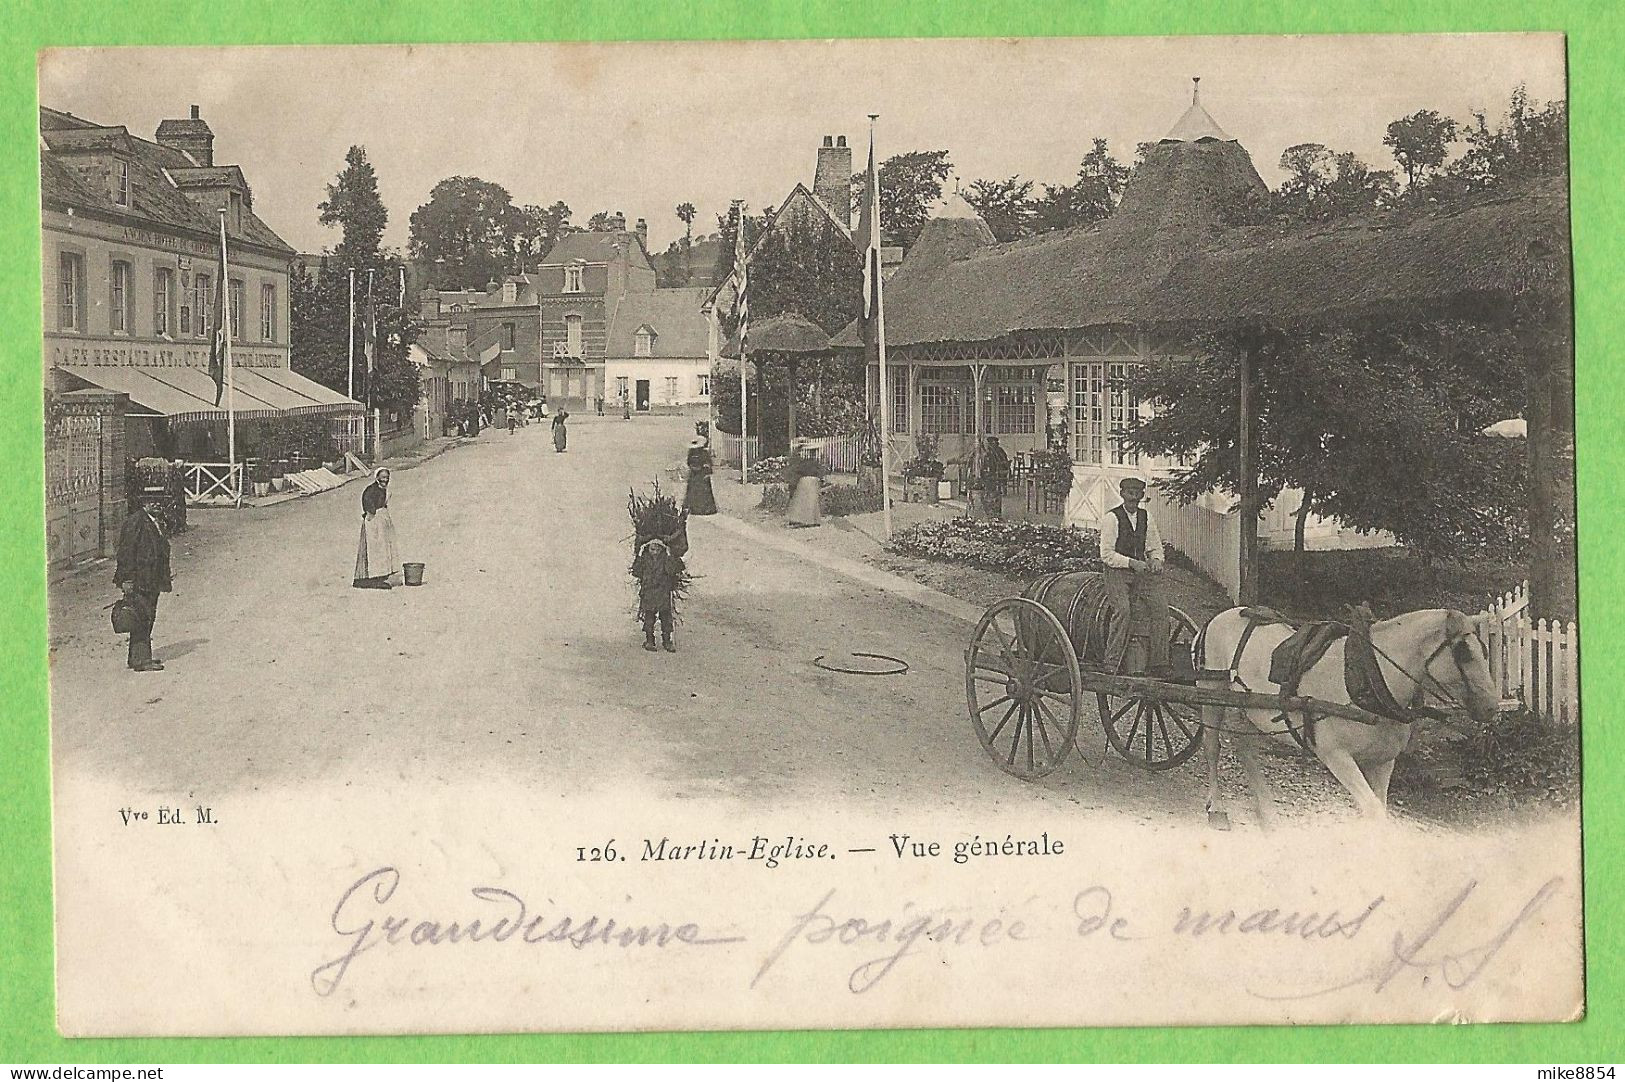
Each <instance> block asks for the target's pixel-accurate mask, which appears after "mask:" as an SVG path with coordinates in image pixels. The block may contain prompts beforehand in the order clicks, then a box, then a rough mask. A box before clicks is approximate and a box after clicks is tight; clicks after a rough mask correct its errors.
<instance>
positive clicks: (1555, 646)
mask: <svg viewBox="0 0 1625 1082" xmlns="http://www.w3.org/2000/svg"><path fill="white" fill-rule="evenodd" d="M1473 620H1474V623H1475V624H1476V625H1477V627H1478V630H1479V635H1480V636H1481V637H1482V638H1483V640H1484V649H1485V653H1487V654H1488V655H1489V662H1490V676H1491V678H1492V679H1494V681H1495V686H1496V687H1497V688H1498V689H1499V690H1500V692H1501V696H1502V698H1513V697H1515V698H1517V699H1518V700H1519V701H1520V702H1522V703H1523V704H1524V706H1526V707H1528V708H1529V711H1530V713H1532V714H1534V715H1535V716H1537V717H1540V718H1543V719H1545V720H1546V721H1552V722H1566V723H1568V724H1570V725H1572V724H1574V723H1575V722H1577V721H1579V719H1580V668H1579V652H1580V634H1579V628H1578V627H1576V626H1575V625H1574V623H1573V622H1565V621H1559V620H1551V621H1547V620H1536V621H1533V622H1531V621H1530V619H1529V585H1528V583H1524V584H1523V585H1521V586H1519V587H1517V588H1516V589H1515V590H1513V591H1512V592H1511V593H1508V594H1502V595H1501V596H1500V597H1498V598H1496V599H1495V600H1494V601H1493V602H1492V603H1491V604H1490V607H1489V608H1488V609H1485V610H1484V611H1483V612H1481V613H1479V614H1478V615H1477V616H1475V617H1474V618H1473Z"/></svg>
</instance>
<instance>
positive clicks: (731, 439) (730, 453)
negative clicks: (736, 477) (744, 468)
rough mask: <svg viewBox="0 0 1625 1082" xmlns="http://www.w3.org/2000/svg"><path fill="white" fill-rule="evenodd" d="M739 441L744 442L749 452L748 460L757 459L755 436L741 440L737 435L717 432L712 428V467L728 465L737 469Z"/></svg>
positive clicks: (753, 460)
mask: <svg viewBox="0 0 1625 1082" xmlns="http://www.w3.org/2000/svg"><path fill="white" fill-rule="evenodd" d="M741 443H744V444H746V450H747V451H749V452H750V460H751V461H752V462H755V461H756V460H757V454H756V437H755V436H752V437H750V438H749V439H748V440H741V439H740V438H739V437H738V436H730V435H728V433H726V432H719V431H717V430H716V429H712V430H711V465H712V467H713V468H722V467H728V468H730V469H735V470H737V469H738V468H739V445H740V444H741Z"/></svg>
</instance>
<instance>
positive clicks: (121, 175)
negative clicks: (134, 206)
mask: <svg viewBox="0 0 1625 1082" xmlns="http://www.w3.org/2000/svg"><path fill="white" fill-rule="evenodd" d="M113 203H114V204H115V205H116V206H120V207H127V206H129V205H130V163H129V162H127V161H125V160H124V159H123V158H114V159H113Z"/></svg>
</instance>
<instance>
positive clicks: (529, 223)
mask: <svg viewBox="0 0 1625 1082" xmlns="http://www.w3.org/2000/svg"><path fill="white" fill-rule="evenodd" d="M570 231H571V226H570V207H569V205H568V204H566V203H565V202H564V201H563V200H556V201H554V203H553V204H552V205H551V206H547V207H542V206H537V205H535V204H527V205H526V206H524V207H521V208H520V210H519V216H518V219H517V224H516V227H515V230H514V234H513V238H512V241H511V246H512V249H513V253H514V256H515V257H516V259H517V260H518V262H519V263H520V265H522V266H529V265H531V264H534V263H537V262H539V261H540V260H541V258H542V257H543V256H545V255H547V253H548V252H549V251H551V250H552V248H553V245H555V244H557V243H558V242H559V238H560V237H562V236H564V234H566V233H568V232H570Z"/></svg>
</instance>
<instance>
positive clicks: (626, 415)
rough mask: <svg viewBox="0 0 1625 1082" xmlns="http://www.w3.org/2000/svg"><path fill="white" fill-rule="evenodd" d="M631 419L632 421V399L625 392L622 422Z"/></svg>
mask: <svg viewBox="0 0 1625 1082" xmlns="http://www.w3.org/2000/svg"><path fill="white" fill-rule="evenodd" d="M631 419H632V398H631V396H630V395H628V394H627V393H626V392H625V391H622V392H621V420H623V421H630V420H631Z"/></svg>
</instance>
